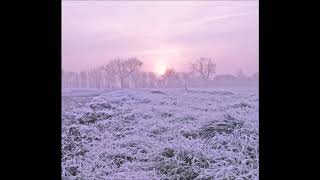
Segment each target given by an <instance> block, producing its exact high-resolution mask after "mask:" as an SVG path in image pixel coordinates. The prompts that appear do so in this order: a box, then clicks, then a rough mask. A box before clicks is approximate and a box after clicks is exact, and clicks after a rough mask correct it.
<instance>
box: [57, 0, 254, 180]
mask: <svg viewBox="0 0 320 180" xmlns="http://www.w3.org/2000/svg"><path fill="white" fill-rule="evenodd" d="M258 10H259V3H258V1H200V2H197V1H131V2H130V1H119V2H116V1H62V132H61V133H62V136H61V137H62V144H61V148H62V178H63V179H117V180H118V179H130V180H131V179H132V180H148V179H161V180H162V179H163V180H164V179H168V180H169V179H170V180H171V179H177V180H180V179H185V180H193V179H195V180H220V179H221V180H223V179H259V131H258V129H259V93H258V92H259V72H258V71H259V51H258V50H259V46H258V45H259V21H258V18H259V11H258Z"/></svg>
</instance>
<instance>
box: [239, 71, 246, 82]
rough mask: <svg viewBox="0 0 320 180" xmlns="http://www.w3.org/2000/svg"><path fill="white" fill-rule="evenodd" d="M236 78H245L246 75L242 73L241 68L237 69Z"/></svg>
mask: <svg viewBox="0 0 320 180" xmlns="http://www.w3.org/2000/svg"><path fill="white" fill-rule="evenodd" d="M237 78H238V79H239V80H245V79H247V76H246V75H245V74H244V73H243V71H242V70H241V69H239V70H238V71H237Z"/></svg>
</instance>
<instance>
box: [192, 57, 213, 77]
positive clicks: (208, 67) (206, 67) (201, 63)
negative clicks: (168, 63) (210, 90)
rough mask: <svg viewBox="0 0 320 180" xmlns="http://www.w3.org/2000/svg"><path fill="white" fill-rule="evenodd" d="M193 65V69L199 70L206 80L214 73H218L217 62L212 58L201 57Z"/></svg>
mask: <svg viewBox="0 0 320 180" xmlns="http://www.w3.org/2000/svg"><path fill="white" fill-rule="evenodd" d="M191 65H192V66H191V67H192V69H193V70H194V71H196V72H198V73H199V74H200V76H201V77H202V79H204V80H208V79H209V78H210V76H211V75H212V74H214V73H216V64H215V63H214V62H213V61H212V60H211V58H204V57H201V58H200V59H198V60H197V61H196V62H194V63H192V64H191Z"/></svg>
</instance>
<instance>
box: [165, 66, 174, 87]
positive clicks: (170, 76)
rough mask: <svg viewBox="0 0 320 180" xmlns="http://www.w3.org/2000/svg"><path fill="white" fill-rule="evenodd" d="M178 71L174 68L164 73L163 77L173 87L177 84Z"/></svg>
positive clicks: (168, 85) (167, 84)
mask: <svg viewBox="0 0 320 180" xmlns="http://www.w3.org/2000/svg"><path fill="white" fill-rule="evenodd" d="M176 75H177V74H176V71H175V70H174V69H172V68H171V69H167V70H166V72H165V73H164V75H163V78H164V80H165V84H166V86H167V87H172V86H175V85H176V80H177V78H176Z"/></svg>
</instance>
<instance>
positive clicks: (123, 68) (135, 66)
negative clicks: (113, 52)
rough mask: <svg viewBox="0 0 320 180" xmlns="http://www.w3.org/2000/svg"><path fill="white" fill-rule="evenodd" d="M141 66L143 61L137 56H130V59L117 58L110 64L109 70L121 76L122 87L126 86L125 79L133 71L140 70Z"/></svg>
mask: <svg viewBox="0 0 320 180" xmlns="http://www.w3.org/2000/svg"><path fill="white" fill-rule="evenodd" d="M141 66H142V62H141V61H139V60H138V59H136V58H129V59H128V60H121V59H115V60H113V61H111V62H110V63H109V64H108V67H109V68H110V69H109V70H111V72H112V73H114V74H115V75H117V76H118V77H119V80H120V87H121V88H123V86H124V80H125V79H126V78H127V77H128V76H129V75H130V74H131V73H133V72H135V71H137V70H139V68H140V67H141Z"/></svg>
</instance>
